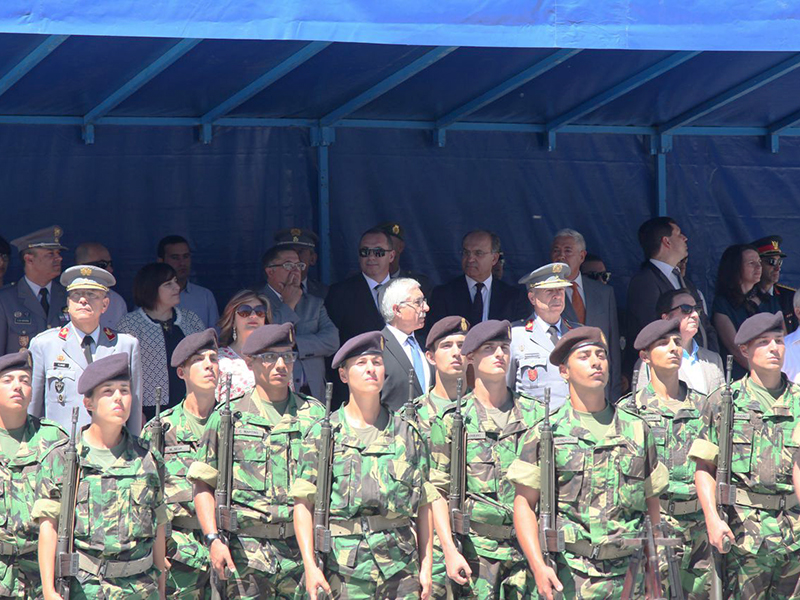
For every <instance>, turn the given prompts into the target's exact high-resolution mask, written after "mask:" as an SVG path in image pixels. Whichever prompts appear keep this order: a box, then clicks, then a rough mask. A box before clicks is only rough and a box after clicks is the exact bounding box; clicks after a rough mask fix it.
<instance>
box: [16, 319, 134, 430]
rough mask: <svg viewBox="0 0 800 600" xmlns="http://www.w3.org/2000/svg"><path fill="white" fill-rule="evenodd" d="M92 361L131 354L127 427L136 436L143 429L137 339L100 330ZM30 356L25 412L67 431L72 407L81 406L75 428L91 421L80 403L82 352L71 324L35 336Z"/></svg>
mask: <svg viewBox="0 0 800 600" xmlns="http://www.w3.org/2000/svg"><path fill="white" fill-rule="evenodd" d="M99 338H100V339H99V340H97V347H96V348H95V351H94V352H93V357H94V360H97V359H99V358H103V357H105V356H109V355H110V354H114V353H116V352H127V353H128V354H129V355H130V369H131V392H132V395H133V401H132V402H131V416H130V417H129V418H128V423H127V425H128V429H129V430H130V432H131V433H132V434H134V435H139V432H140V431H141V429H142V373H141V364H140V360H139V340H137V339H136V338H135V337H133V336H132V335H127V334H124V333H115V332H114V331H112V330H111V329H108V328H106V329H101V330H100V335H99ZM31 356H32V359H33V392H32V394H31V403H30V406H28V412H29V413H30V414H32V415H34V416H36V417H39V418H42V417H46V418H48V419H50V420H51V421H55V422H56V423H58V424H59V425H61V426H62V427H64V428H65V429H67V431H69V430H70V429H69V428H70V427H71V422H72V407H73V406H78V407H80V411H79V412H78V427H83V426H84V425H86V424H88V423H89V422H90V421H91V418H90V417H89V413H88V412H86V408H84V406H83V396H81V395H79V394H78V379H80V376H81V375H82V374H83V371H84V369H86V366H87V364H86V356H85V355H84V353H83V348H82V347H81V344H80V341H79V339H78V336H77V335H75V330H74V325H73V324H72V323H68V324H67V325H65V326H64V327H61V328H60V329H49V330H47V331H45V332H43V333H40V334H39V335H37V336H36V337H35V338H34V339H33V341H32V342H31Z"/></svg>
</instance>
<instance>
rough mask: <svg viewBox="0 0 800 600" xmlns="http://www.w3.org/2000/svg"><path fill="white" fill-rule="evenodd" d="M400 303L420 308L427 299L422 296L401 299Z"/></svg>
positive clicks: (426, 302)
mask: <svg viewBox="0 0 800 600" xmlns="http://www.w3.org/2000/svg"><path fill="white" fill-rule="evenodd" d="M400 304H410V305H411V306H415V307H416V308H422V307H423V306H425V305H426V304H428V299H427V298H425V297H424V296H423V297H422V298H417V299H416V300H403V301H402V302H401V303H400Z"/></svg>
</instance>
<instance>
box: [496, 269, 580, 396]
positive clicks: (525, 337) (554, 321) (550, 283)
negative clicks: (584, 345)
mask: <svg viewBox="0 0 800 600" xmlns="http://www.w3.org/2000/svg"><path fill="white" fill-rule="evenodd" d="M569 274H570V269H569V265H567V264H566V263H550V264H548V265H544V266H543V267H539V268H538V269H536V270H535V271H533V272H531V273H529V274H528V275H526V276H525V277H523V278H522V279H520V280H519V283H521V284H523V285H526V286H527V287H528V300H529V301H530V303H531V305H532V306H533V313H532V314H531V316H530V317H528V319H527V320H525V321H517V322H515V323H514V325H513V327H512V328H511V369H509V371H508V385H509V387H510V388H512V389H513V390H515V391H517V392H519V393H520V394H525V395H526V396H531V397H534V398H538V399H540V400H541V399H543V398H544V390H545V388H548V387H549V388H550V407H551V409H553V410H555V409H556V408H558V407H560V406H561V405H562V404H564V402H565V401H566V398H567V392H568V387H567V382H566V381H564V379H563V378H562V377H561V375H559V373H558V367H556V366H555V365H553V364H551V363H550V360H549V358H550V353H551V352H552V351H553V348H554V347H555V345H556V343H557V342H558V340H560V339H561V336H562V335H564V334H565V333H567V331H569V330H570V329H574V328H575V327H579V326H580V323H571V322H569V321H567V320H566V319H563V318H562V317H561V313H562V312H564V307H565V306H566V302H565V299H564V290H565V289H567V288H569V287H572V283H571V282H570V281H569Z"/></svg>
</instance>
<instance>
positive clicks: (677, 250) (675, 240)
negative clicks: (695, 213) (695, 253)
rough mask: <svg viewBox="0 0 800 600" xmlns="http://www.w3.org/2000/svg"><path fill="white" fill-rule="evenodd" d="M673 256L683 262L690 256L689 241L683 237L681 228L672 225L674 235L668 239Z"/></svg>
mask: <svg viewBox="0 0 800 600" xmlns="http://www.w3.org/2000/svg"><path fill="white" fill-rule="evenodd" d="M666 239H667V244H668V246H669V247H670V250H671V251H672V254H673V256H676V257H677V258H678V260H682V259H684V258H686V257H687V256H689V239H688V238H687V237H686V236H685V235H683V232H681V228H680V227H678V226H677V225H676V224H675V223H672V234H671V235H670V236H669V237H668V238H666Z"/></svg>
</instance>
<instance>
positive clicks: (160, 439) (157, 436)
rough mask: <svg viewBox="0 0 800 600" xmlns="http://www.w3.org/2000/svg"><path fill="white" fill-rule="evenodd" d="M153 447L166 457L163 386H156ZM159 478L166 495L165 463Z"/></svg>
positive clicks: (159, 472)
mask: <svg viewBox="0 0 800 600" xmlns="http://www.w3.org/2000/svg"><path fill="white" fill-rule="evenodd" d="M150 444H151V447H152V448H154V449H155V450H157V451H158V453H159V454H160V455H161V458H162V460H163V459H164V424H163V423H162V422H161V386H160V385H159V386H158V387H156V416H155V418H154V419H153V426H152V427H151V428H150ZM158 480H159V482H161V493H162V494H164V496H165V497H166V495H167V494H166V492H165V491H164V464H163V463H162V465H161V466H160V467H159V468H158Z"/></svg>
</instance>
